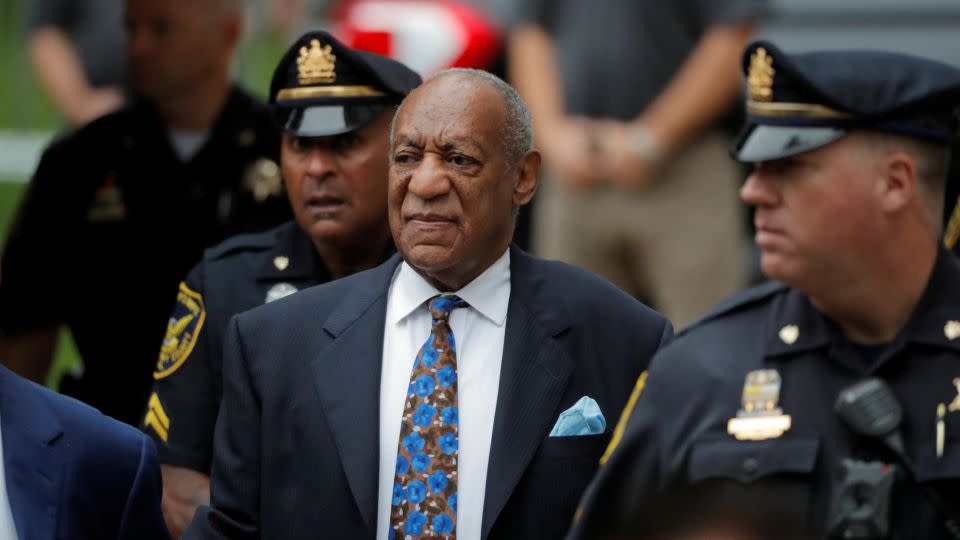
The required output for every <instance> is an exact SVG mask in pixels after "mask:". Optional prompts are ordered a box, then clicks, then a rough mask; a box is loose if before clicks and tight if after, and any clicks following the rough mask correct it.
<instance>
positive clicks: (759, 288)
mask: <svg viewBox="0 0 960 540" xmlns="http://www.w3.org/2000/svg"><path fill="white" fill-rule="evenodd" d="M786 289H787V286H786V285H784V284H783V283H780V282H779V281H766V282H764V283H761V284H760V285H756V286H754V287H750V288H749V289H747V290H745V291H742V292H739V293H736V294H734V295H732V296H729V297H727V298H725V299H724V300H721V301H720V303H719V304H717V305H716V306H714V307H713V309H711V310H710V311H708V312H707V313H706V314H705V315H703V316H702V317H700V318H699V319H697V320H695V321H693V322H692V323H690V324H689V325H688V326H687V327H686V328H684V329H683V330H681V331H680V332H678V333H677V337H679V336H682V335H683V334H686V333H687V332H688V331H690V330H692V329H693V328H695V327H697V326H700V325H702V324H705V323H707V322H710V321H712V320H714V319H717V318H718V317H722V316H723V315H728V314H730V313H733V312H735V311H739V310H741V309H745V308H747V307H750V306H752V305H754V304H757V303H760V302H762V301H764V300H766V299H767V298H770V297H771V296H773V295H775V294H777V293H779V292H781V291H784V290H786Z"/></svg>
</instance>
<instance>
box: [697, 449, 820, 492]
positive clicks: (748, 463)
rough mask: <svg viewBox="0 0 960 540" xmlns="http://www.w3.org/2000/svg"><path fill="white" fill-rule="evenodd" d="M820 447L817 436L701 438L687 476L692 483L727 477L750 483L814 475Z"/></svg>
mask: <svg viewBox="0 0 960 540" xmlns="http://www.w3.org/2000/svg"><path fill="white" fill-rule="evenodd" d="M818 449H819V441H818V440H817V439H771V440H767V441H735V440H710V441H700V442H696V443H694V445H693V449H692V450H691V453H690V462H689V467H688V470H687V479H688V480H689V481H690V483H697V482H700V481H703V480H708V479H727V480H736V481H737V482H740V483H742V484H747V483H751V482H754V481H756V480H759V479H761V478H764V477H767V476H772V475H780V474H811V473H812V472H813V469H814V467H815V466H816V464H817V452H818Z"/></svg>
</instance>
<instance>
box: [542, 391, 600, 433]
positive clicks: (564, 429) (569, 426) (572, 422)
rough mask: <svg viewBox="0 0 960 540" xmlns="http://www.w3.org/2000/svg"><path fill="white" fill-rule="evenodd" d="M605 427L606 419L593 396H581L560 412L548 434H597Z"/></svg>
mask: <svg viewBox="0 0 960 540" xmlns="http://www.w3.org/2000/svg"><path fill="white" fill-rule="evenodd" d="M605 429H607V421H606V419H604V418H603V413H602V412H600V406H599V405H597V402H596V401H594V400H593V398H591V397H588V396H583V397H582V398H580V399H579V400H578V401H577V402H576V403H574V404H573V407H570V408H569V409H567V410H565V411H563V412H562V413H560V418H558V419H557V423H556V425H554V426H553V430H552V431H550V436H551V437H571V436H577V435H599V434H601V433H603V430H605Z"/></svg>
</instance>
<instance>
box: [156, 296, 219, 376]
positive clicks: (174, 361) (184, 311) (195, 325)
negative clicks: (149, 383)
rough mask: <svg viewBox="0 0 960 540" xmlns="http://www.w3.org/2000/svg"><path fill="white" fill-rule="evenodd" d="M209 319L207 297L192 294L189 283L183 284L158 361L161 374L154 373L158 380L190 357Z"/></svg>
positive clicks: (168, 324) (158, 372)
mask: <svg viewBox="0 0 960 540" xmlns="http://www.w3.org/2000/svg"><path fill="white" fill-rule="evenodd" d="M206 316H207V313H206V311H205V310H204V308H203V297H202V296H200V294H199V293H196V292H194V291H191V290H190V288H189V287H187V284H186V283H181V284H180V291H179V292H178V293H177V305H176V307H175V308H173V315H171V316H170V320H169V321H168V322H167V333H166V335H165V336H164V337H163V344H162V345H161V346H160V359H159V360H157V370H156V371H155V372H154V373H153V378H154V379H162V378H164V377H166V376H167V375H170V374H171V373H173V372H174V371H176V370H177V368H179V367H180V365H181V364H183V362H184V361H185V360H186V359H187V357H188V356H190V353H191V352H192V351H193V347H194V346H195V345H196V344H197V337H198V336H199V335H200V329H201V328H203V321H204V319H205V318H206Z"/></svg>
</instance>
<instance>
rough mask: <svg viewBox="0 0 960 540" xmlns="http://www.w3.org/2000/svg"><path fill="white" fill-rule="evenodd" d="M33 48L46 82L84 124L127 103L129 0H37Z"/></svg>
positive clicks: (66, 112) (75, 122)
mask: <svg viewBox="0 0 960 540" xmlns="http://www.w3.org/2000/svg"><path fill="white" fill-rule="evenodd" d="M29 10H30V11H29V17H28V20H27V27H28V33H29V38H28V47H29V50H30V61H31V63H32V64H33V70H34V72H35V73H36V76H37V79H38V80H39V81H40V84H41V86H42V87H43V89H44V90H45V91H46V93H47V95H48V96H49V97H50V99H51V100H52V101H53V103H54V105H55V106H56V107H57V109H58V110H59V111H60V114H61V115H63V117H64V118H65V119H66V121H67V122H68V123H69V124H70V125H71V126H74V127H78V126H82V125H84V124H86V123H87V122H89V121H91V120H93V119H94V118H97V117H99V116H101V115H103V114H106V113H108V112H110V111H113V110H115V109H118V108H120V107H121V106H122V105H123V103H124V87H125V84H126V79H125V73H126V70H125V66H124V59H123V47H124V34H123V21H122V17H123V0H33V1H32V2H31V3H30V8H29Z"/></svg>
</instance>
